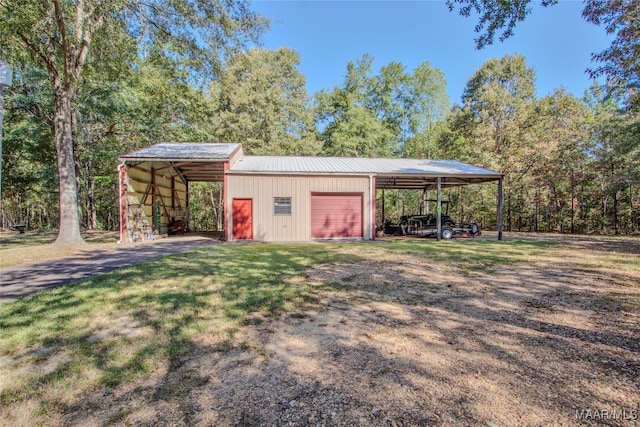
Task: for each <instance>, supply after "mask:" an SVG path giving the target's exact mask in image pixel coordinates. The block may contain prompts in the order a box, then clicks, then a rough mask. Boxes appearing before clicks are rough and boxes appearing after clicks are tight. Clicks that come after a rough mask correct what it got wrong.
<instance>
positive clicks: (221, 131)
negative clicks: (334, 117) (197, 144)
mask: <svg viewBox="0 0 640 427" xmlns="http://www.w3.org/2000/svg"><path fill="white" fill-rule="evenodd" d="M299 65H300V55H299V54H298V53H297V52H295V51H293V50H290V49H286V48H280V49H278V50H273V51H271V50H263V49H251V50H249V51H248V52H243V53H239V54H237V55H236V56H234V57H233V58H231V60H230V61H229V63H228V64H227V66H226V67H225V69H224V72H223V73H222V75H221V78H220V79H219V80H217V81H214V82H213V85H212V89H211V98H212V103H213V105H214V113H213V122H214V124H213V127H214V129H215V131H214V132H215V134H216V136H217V139H218V140H222V141H229V142H241V143H242V144H243V148H244V150H245V152H247V153H250V154H262V155H266V154H270V155H285V154H297V155H305V154H306V155H313V154H317V153H318V151H319V149H320V147H319V143H318V140H317V138H316V135H315V129H314V127H313V117H312V113H311V110H310V108H309V96H308V94H307V90H306V81H305V77H304V76H303V75H302V74H301V73H300V71H298V70H297V67H298V66H299Z"/></svg>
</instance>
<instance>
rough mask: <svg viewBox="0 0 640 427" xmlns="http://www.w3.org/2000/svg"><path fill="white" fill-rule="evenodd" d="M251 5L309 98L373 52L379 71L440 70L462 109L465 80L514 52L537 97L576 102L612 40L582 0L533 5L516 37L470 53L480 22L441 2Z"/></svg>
mask: <svg viewBox="0 0 640 427" xmlns="http://www.w3.org/2000/svg"><path fill="white" fill-rule="evenodd" d="M534 2H535V0H534ZM252 7H253V9H254V10H255V11H256V12H258V13H260V14H262V15H264V16H266V17H268V18H270V19H271V20H272V24H271V31H270V32H269V33H268V34H266V35H265V37H264V47H266V48H273V49H275V48H278V47H288V48H291V49H294V50H296V51H297V52H298V53H300V56H301V61H302V63H301V64H300V67H299V70H300V71H301V72H302V73H303V74H304V75H305V76H306V78H307V89H308V91H309V93H310V94H313V93H315V92H317V91H319V90H320V89H329V90H330V89H332V88H333V87H334V86H335V85H339V84H341V83H342V81H343V79H344V75H345V72H346V65H347V63H348V62H349V61H352V60H356V59H358V58H360V57H361V56H362V55H363V54H365V53H370V54H371V55H373V56H374V57H375V59H376V60H375V62H374V70H375V71H376V72H377V71H378V70H379V69H380V67H381V66H383V65H386V64H388V63H389V62H391V61H398V62H400V63H402V64H403V65H404V66H405V67H406V68H407V70H408V71H412V70H413V69H414V68H415V67H417V66H418V65H420V64H421V63H422V62H424V61H425V60H426V61H429V63H430V64H431V66H432V67H435V68H439V69H440V70H442V71H443V72H444V74H445V77H446V79H447V82H448V87H447V91H448V93H449V96H450V98H451V101H452V102H453V103H459V102H460V97H461V95H462V92H463V90H464V87H465V85H466V83H467V81H468V80H469V78H470V77H471V76H472V75H473V73H474V72H475V71H476V70H477V69H478V68H479V67H480V66H481V65H482V64H483V63H484V62H485V61H486V60H487V59H489V58H493V57H502V56H504V55H505V54H514V53H519V54H521V55H523V56H524V57H525V58H526V59H527V64H528V65H529V66H531V67H533V68H534V69H535V71H536V87H537V91H538V96H544V95H547V94H549V93H552V92H553V91H554V89H557V88H560V87H564V88H565V89H566V90H567V91H569V92H571V93H573V94H574V95H576V96H578V97H581V96H582V95H583V94H584V91H585V90H586V89H587V88H588V87H589V86H590V85H591V81H590V80H589V78H588V76H587V74H586V73H585V70H586V68H588V67H589V66H592V65H593V64H592V63H591V53H593V52H600V51H601V50H603V49H604V48H606V47H607V46H608V45H609V43H610V40H611V38H610V37H609V36H607V35H606V34H605V31H604V29H603V28H601V27H597V26H595V25H593V24H588V23H587V22H585V21H584V19H583V18H582V16H581V12H582V2H581V1H567V0H560V3H559V4H558V5H556V6H553V7H549V8H542V7H539V6H534V7H533V11H532V13H531V14H530V15H529V17H528V18H527V19H526V20H525V21H524V22H521V23H519V25H518V26H517V27H516V30H515V36H513V37H512V38H510V39H508V40H507V41H506V42H503V43H501V42H499V41H498V40H496V41H495V43H494V44H493V45H492V46H489V47H487V48H485V49H483V50H480V51H477V50H475V48H474V39H475V37H476V36H477V35H476V33H474V31H473V30H474V27H475V25H476V23H477V20H476V19H475V18H473V17H470V18H464V17H462V16H459V15H458V13H457V11H454V12H449V9H448V8H447V5H446V4H445V2H444V0H442V1H272V0H260V1H254V2H252Z"/></svg>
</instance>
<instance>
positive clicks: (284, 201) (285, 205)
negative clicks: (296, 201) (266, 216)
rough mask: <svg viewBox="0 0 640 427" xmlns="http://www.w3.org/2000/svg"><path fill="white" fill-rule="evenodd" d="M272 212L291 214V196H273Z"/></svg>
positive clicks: (275, 213)
mask: <svg viewBox="0 0 640 427" xmlns="http://www.w3.org/2000/svg"><path fill="white" fill-rule="evenodd" d="M273 214H274V215H291V197H274V198H273Z"/></svg>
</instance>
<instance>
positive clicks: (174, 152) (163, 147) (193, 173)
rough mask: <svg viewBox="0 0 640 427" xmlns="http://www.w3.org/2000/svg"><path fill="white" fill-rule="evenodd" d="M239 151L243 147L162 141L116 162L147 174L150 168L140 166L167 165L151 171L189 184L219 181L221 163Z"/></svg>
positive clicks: (123, 156) (222, 165) (220, 179)
mask: <svg viewBox="0 0 640 427" xmlns="http://www.w3.org/2000/svg"><path fill="white" fill-rule="evenodd" d="M241 149H242V144H222V143H193V142H163V143H160V144H156V145H152V146H150V147H146V148H143V149H140V150H137V151H133V152H131V153H129V154H123V155H122V156H120V157H119V160H120V161H121V162H126V163H127V166H128V167H131V168H135V169H140V170H144V171H146V172H149V173H150V172H151V169H150V167H151V166H150V165H149V164H148V163H147V164H146V165H143V164H142V163H145V162H160V163H166V164H167V165H165V166H160V167H159V168H158V167H156V168H155V169H154V170H155V171H156V172H160V171H163V173H166V174H169V175H172V176H179V177H181V178H183V179H186V180H188V181H192V182H222V179H223V176H224V163H225V162H227V161H229V160H230V159H231V158H232V157H233V156H234V154H236V153H238V151H240V150H241ZM152 165H153V163H152ZM145 166H146V167H145Z"/></svg>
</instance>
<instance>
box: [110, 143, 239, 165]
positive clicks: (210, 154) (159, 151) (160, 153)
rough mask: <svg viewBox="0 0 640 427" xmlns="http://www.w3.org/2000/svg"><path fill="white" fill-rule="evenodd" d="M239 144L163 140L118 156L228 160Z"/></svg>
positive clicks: (172, 159) (130, 159) (143, 158)
mask: <svg viewBox="0 0 640 427" xmlns="http://www.w3.org/2000/svg"><path fill="white" fill-rule="evenodd" d="M240 147H241V144H220V143H208V144H203V143H195V142H163V143H160V144H156V145H152V146H150V147H145V148H141V149H140V150H136V151H133V152H131V153H128V154H123V155H121V156H120V160H121V161H142V162H149V161H161V162H170V161H180V160H193V161H212V160H214V161H215V160H219V161H225V160H229V159H230V158H231V156H232V155H233V153H235V152H236V151H237V150H238V149H239V148H240Z"/></svg>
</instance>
